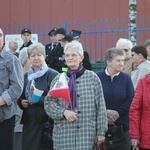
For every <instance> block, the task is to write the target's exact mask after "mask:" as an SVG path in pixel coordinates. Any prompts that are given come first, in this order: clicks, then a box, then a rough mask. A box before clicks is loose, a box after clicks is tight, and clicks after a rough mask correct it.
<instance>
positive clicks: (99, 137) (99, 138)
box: [95, 136, 105, 147]
mask: <svg viewBox="0 0 150 150" xmlns="http://www.w3.org/2000/svg"><path fill="white" fill-rule="evenodd" d="M103 142H105V136H97V137H96V139H95V143H96V145H97V147H99V145H101V144H102V143H103Z"/></svg>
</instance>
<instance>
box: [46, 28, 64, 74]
mask: <svg viewBox="0 0 150 150" xmlns="http://www.w3.org/2000/svg"><path fill="white" fill-rule="evenodd" d="M52 34H54V35H53V36H54V37H55V38H54V41H55V45H53V48H51V47H48V46H46V47H45V48H46V55H47V57H46V63H47V65H48V66H49V67H51V68H53V69H55V70H57V71H58V72H60V73H61V72H62V69H63V67H64V66H65V65H64V64H65V60H64V58H63V55H64V52H63V47H61V44H60V41H59V40H60V39H62V38H63V37H64V36H65V34H66V30H65V29H64V28H58V29H57V30H55V31H54V32H52ZM50 48H51V49H50Z"/></svg>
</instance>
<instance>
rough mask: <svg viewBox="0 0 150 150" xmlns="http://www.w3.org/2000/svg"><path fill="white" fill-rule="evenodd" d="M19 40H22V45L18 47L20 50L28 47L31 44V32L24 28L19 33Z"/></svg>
mask: <svg viewBox="0 0 150 150" xmlns="http://www.w3.org/2000/svg"><path fill="white" fill-rule="evenodd" d="M21 38H22V40H23V45H22V46H21V47H20V50H22V49H23V48H24V47H29V46H30V45H31V44H32V42H31V30H30V29H28V28H24V29H22V31H21Z"/></svg>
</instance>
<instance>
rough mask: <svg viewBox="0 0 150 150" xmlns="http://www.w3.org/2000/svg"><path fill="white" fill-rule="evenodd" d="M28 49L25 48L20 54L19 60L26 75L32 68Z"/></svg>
mask: <svg viewBox="0 0 150 150" xmlns="http://www.w3.org/2000/svg"><path fill="white" fill-rule="evenodd" d="M27 49H28V48H27V47H24V48H23V49H22V50H21V51H20V53H19V60H20V62H21V64H22V67H23V71H24V74H25V73H27V72H28V70H29V67H30V65H31V64H30V60H29V57H28V52H27Z"/></svg>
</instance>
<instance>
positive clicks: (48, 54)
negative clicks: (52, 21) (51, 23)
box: [45, 28, 57, 67]
mask: <svg viewBox="0 0 150 150" xmlns="http://www.w3.org/2000/svg"><path fill="white" fill-rule="evenodd" d="M56 30H57V28H53V29H52V30H51V31H50V32H49V33H48V35H49V37H50V43H49V44H46V45H45V50H46V59H45V61H46V64H47V65H48V66H49V67H50V65H51V54H52V51H53V49H54V48H55V46H56V45H57V41H56V36H55V34H54V32H55V31H56Z"/></svg>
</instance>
